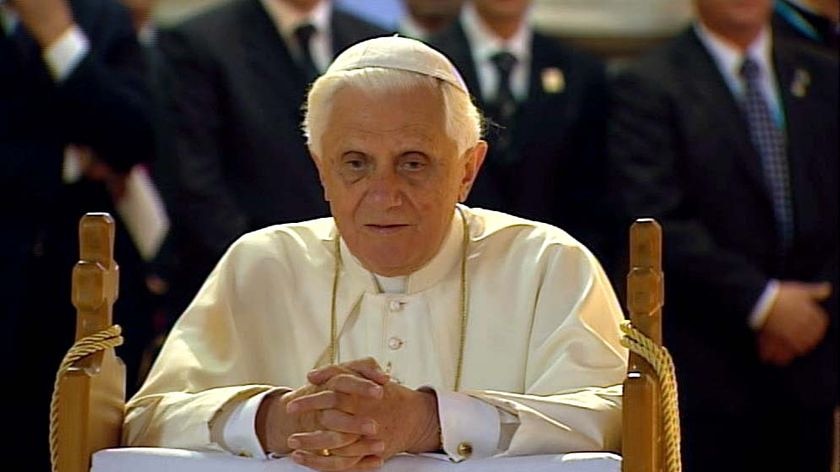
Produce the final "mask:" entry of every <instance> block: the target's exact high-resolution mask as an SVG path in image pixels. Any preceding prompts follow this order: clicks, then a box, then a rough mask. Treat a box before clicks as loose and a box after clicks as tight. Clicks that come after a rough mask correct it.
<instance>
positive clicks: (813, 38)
mask: <svg viewBox="0 0 840 472" xmlns="http://www.w3.org/2000/svg"><path fill="white" fill-rule="evenodd" d="M836 26H837V23H835V22H833V21H831V20H830V19H829V18H827V17H824V16H820V15H817V14H815V13H812V12H810V11H808V10H805V9H803V8H801V7H799V6H798V5H796V4H794V3H792V2H789V1H787V0H776V8H775V11H774V13H773V33H774V34H775V36H777V37H784V38H787V39H793V40H798V41H802V42H804V43H806V44H809V45H811V46H814V47H818V48H822V49H824V50H825V51H826V52H828V53H830V54H833V55H834V57H837V53H838V52H840V50H839V49H838V48H840V31H838V30H837V27H836Z"/></svg>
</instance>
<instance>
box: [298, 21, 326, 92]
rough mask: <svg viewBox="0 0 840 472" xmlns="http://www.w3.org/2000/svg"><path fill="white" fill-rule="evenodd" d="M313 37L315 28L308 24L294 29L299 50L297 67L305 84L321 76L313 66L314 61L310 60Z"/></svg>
mask: <svg viewBox="0 0 840 472" xmlns="http://www.w3.org/2000/svg"><path fill="white" fill-rule="evenodd" d="M314 35H315V26H313V25H312V24H310V23H303V24H301V25H299V26H298V27H297V28H295V39H296V40H297V43H298V48H299V50H300V58H299V60H298V66H300V70H301V72H302V73H303V76H304V78H306V82H307V83H310V82H312V81H313V80H315V79H316V78H317V77H318V76H319V75H321V72H320V71H319V70H318V67H317V66H316V65H315V61H314V60H313V59H312V46H311V43H312V41H311V40H312V36H314Z"/></svg>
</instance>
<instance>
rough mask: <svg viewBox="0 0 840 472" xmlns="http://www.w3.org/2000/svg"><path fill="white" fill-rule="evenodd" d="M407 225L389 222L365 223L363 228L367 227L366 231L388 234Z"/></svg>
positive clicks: (398, 230) (396, 231)
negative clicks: (388, 223)
mask: <svg viewBox="0 0 840 472" xmlns="http://www.w3.org/2000/svg"><path fill="white" fill-rule="evenodd" d="M408 226H409V225H405V224H391V225H385V224H367V225H365V229H367V230H368V231H370V232H372V233H374V234H381V235H389V234H394V233H398V232H400V231H402V230H404V229H406V228H408Z"/></svg>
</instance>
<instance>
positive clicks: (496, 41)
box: [461, 2, 533, 102]
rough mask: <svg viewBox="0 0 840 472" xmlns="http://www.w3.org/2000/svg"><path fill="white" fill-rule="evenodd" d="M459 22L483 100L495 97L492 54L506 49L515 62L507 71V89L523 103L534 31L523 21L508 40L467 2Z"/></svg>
mask: <svg viewBox="0 0 840 472" xmlns="http://www.w3.org/2000/svg"><path fill="white" fill-rule="evenodd" d="M461 24H462V25H463V26H464V34H465V35H466V36H467V40H468V41H469V43H470V50H471V51H472V59H473V63H474V64H475V67H476V72H477V74H478V84H479V86H480V87H481V96H482V97H484V100H485V101H486V102H492V101H494V100H495V99H496V91H497V90H498V87H499V73H498V71H497V70H496V66H494V65H493V61H492V60H491V58H492V57H493V55H494V54H496V53H498V52H501V51H507V52H509V53H511V54H513V55H514V56H515V57H516V65H515V66H514V68H513V71H512V72H511V74H510V88H511V91H512V92H513V96H514V98H516V101H518V102H522V101H524V100H525V99H526V98H527V97H528V81H529V80H530V76H531V73H530V71H531V41H532V38H533V30H532V29H531V27H530V26H529V22H528V20H527V15H526V20H525V21H523V22H522V23H520V25H519V29H518V30H517V31H516V33H515V34H514V35H513V36H512V37H511V38H510V39H509V40H507V41H505V40H502V39H501V38H499V37H498V36H496V35H495V34H494V33H493V31H491V30H490V29H489V28H488V27H487V26H486V25H485V24H484V22H483V21H482V20H481V17H479V16H478V12H476V11H475V7H474V6H473V5H472V4H471V3H470V2H466V3H465V4H464V6H463V8H462V10H461Z"/></svg>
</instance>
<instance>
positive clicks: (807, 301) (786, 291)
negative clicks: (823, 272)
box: [758, 281, 832, 367]
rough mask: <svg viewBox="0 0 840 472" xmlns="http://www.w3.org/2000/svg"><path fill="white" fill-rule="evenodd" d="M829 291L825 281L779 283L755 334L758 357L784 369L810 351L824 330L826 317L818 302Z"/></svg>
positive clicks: (822, 336)
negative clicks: (765, 317)
mask: <svg viewBox="0 0 840 472" xmlns="http://www.w3.org/2000/svg"><path fill="white" fill-rule="evenodd" d="M831 290H832V287H831V284H830V283H828V282H822V283H804V282H796V281H782V282H780V284H779V292H778V294H777V296H776V300H775V302H774V303H773V305H772V307H771V309H770V314H769V315H768V316H767V320H766V321H765V323H764V326H763V327H762V329H761V331H760V332H759V333H758V354H759V358H760V359H761V360H762V361H764V362H765V363H768V364H772V365H776V366H779V367H784V366H787V365H789V364H790V363H791V362H793V360H794V359H796V358H797V357H799V356H803V355H806V354H808V353H809V352H811V351H812V350H813V349H814V348H815V347H816V346H817V344H819V343H820V342H821V341H822V340H823V338H824V337H825V335H826V331H827V329H828V324H829V321H828V320H829V316H828V313H827V312H826V311H825V309H824V308H823V307H822V306H821V305H820V303H821V302H822V301H824V300H826V299H827V298H828V297H829V296H830V295H831Z"/></svg>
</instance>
